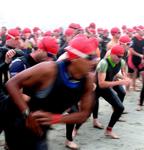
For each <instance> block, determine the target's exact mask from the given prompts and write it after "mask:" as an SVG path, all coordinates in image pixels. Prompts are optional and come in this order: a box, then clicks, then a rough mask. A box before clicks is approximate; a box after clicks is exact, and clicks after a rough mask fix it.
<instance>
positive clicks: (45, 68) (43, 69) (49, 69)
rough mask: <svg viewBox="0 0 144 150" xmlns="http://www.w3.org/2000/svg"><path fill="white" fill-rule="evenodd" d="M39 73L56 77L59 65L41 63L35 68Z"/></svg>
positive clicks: (50, 62)
mask: <svg viewBox="0 0 144 150" xmlns="http://www.w3.org/2000/svg"><path fill="white" fill-rule="evenodd" d="M33 69H36V70H37V71H39V73H43V74H50V75H55V74H56V73H57V64H56V62H54V61H49V62H41V63H39V64H37V65H36V66H35V68H33Z"/></svg>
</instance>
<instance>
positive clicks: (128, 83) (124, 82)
mask: <svg viewBox="0 0 144 150" xmlns="http://www.w3.org/2000/svg"><path fill="white" fill-rule="evenodd" d="M121 81H122V85H126V86H129V85H130V83H131V80H130V79H129V78H128V77H125V78H124V79H123V80H121Z"/></svg>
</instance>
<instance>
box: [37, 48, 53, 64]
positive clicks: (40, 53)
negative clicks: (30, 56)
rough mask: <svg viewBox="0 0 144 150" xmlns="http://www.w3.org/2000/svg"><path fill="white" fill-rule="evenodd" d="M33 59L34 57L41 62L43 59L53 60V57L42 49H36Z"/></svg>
mask: <svg viewBox="0 0 144 150" xmlns="http://www.w3.org/2000/svg"><path fill="white" fill-rule="evenodd" d="M35 59H36V61H37V62H43V61H50V60H53V58H52V57H50V54H48V53H47V52H46V51H44V50H37V51H36V55H35Z"/></svg>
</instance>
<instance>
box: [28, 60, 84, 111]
mask: <svg viewBox="0 0 144 150" xmlns="http://www.w3.org/2000/svg"><path fill="white" fill-rule="evenodd" d="M67 66H68V63H67V62H66V61H61V62H57V68H58V73H57V75H56V80H55V82H54V83H53V84H52V85H51V86H49V87H47V88H45V89H42V90H40V91H37V92H35V91H33V90H32V89H30V90H28V91H29V93H27V94H28V95H29V96H31V100H30V102H29V106H30V109H31V110H32V111H34V110H44V111H48V112H52V113H63V112H64V111H65V110H66V109H68V108H69V107H71V106H72V105H74V104H77V102H78V101H79V100H80V98H81V96H82V94H83V93H84V87H85V81H86V78H82V79H80V80H71V77H70V75H69V74H68V71H67Z"/></svg>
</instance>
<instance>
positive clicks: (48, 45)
mask: <svg viewBox="0 0 144 150" xmlns="http://www.w3.org/2000/svg"><path fill="white" fill-rule="evenodd" d="M38 48H39V49H42V50H44V51H46V52H49V53H51V54H54V55H56V54H57V52H58V50H59V45H58V43H57V40H56V39H55V38H53V37H50V36H47V37H44V38H43V39H42V40H41V41H40V42H39V43H38Z"/></svg>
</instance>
